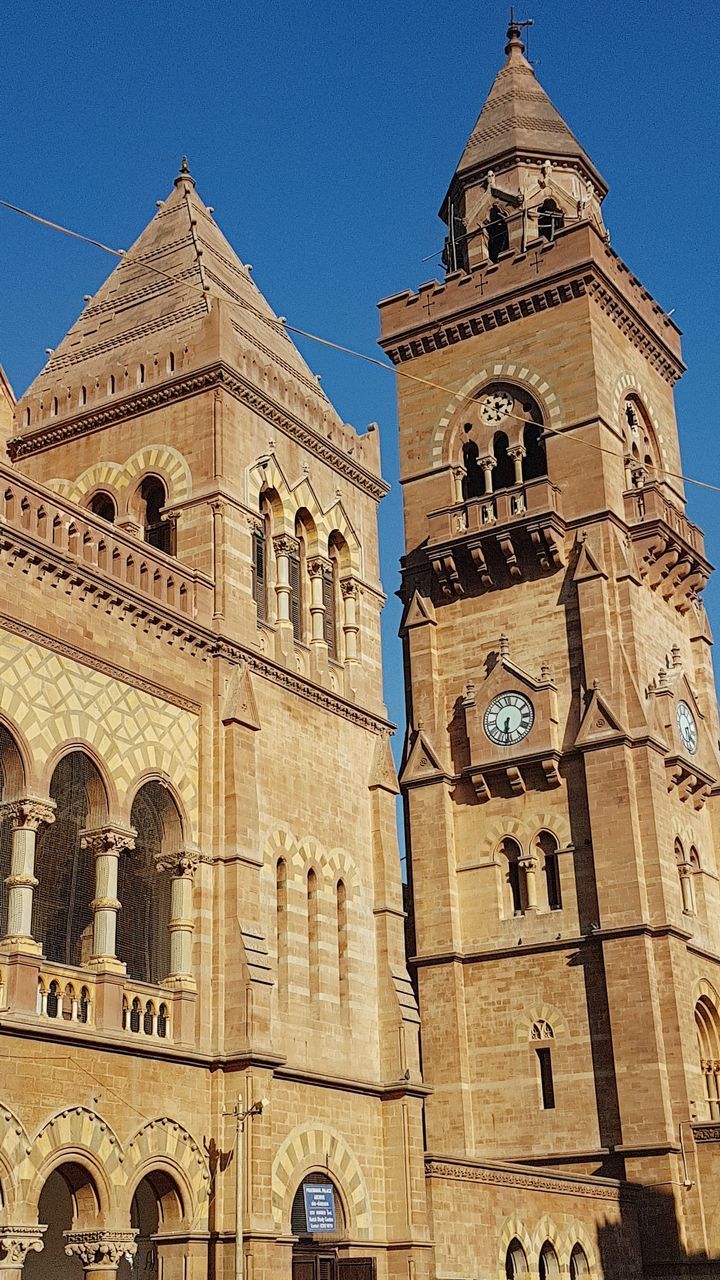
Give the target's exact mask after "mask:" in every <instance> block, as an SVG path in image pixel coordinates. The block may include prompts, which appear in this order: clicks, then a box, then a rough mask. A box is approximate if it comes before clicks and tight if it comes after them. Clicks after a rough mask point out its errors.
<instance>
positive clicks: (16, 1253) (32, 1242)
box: [0, 1226, 47, 1275]
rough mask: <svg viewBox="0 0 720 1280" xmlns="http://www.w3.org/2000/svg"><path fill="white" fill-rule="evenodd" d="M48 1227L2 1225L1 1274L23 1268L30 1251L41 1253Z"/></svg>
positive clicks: (0, 1247)
mask: <svg viewBox="0 0 720 1280" xmlns="http://www.w3.org/2000/svg"><path fill="white" fill-rule="evenodd" d="M46 1231H47V1227H11V1226H7V1227H0V1275H1V1274H2V1272H3V1271H10V1270H15V1269H17V1270H21V1269H22V1267H23V1266H24V1265H25V1259H26V1257H27V1255H28V1254H29V1253H40V1252H41V1250H42V1248H43V1235H44V1233H45V1232H46Z"/></svg>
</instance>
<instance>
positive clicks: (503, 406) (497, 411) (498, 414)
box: [480, 391, 513, 426]
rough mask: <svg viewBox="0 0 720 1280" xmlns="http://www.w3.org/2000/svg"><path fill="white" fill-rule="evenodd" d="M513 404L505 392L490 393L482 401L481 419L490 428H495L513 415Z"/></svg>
mask: <svg viewBox="0 0 720 1280" xmlns="http://www.w3.org/2000/svg"><path fill="white" fill-rule="evenodd" d="M512 407H513V402H512V399H511V397H510V396H509V395H508V394H507V393H506V392H505V391H490V392H488V394H487V395H486V396H483V397H482V400H481V401H480V417H481V418H482V420H483V422H486V423H487V424H488V426H495V425H496V424H497V423H498V422H502V421H503V419H505V418H507V416H508V414H509V413H512Z"/></svg>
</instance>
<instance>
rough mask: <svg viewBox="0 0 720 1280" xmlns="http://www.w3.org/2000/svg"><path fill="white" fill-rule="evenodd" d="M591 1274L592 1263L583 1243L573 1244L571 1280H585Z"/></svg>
mask: <svg viewBox="0 0 720 1280" xmlns="http://www.w3.org/2000/svg"><path fill="white" fill-rule="evenodd" d="M589 1275H590V1264H589V1262H588V1260H587V1254H586V1252H585V1250H584V1249H583V1247H582V1245H581V1244H575V1245H573V1251H572V1253H571V1254H570V1280H585V1278H586V1276H589Z"/></svg>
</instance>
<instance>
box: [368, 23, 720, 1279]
mask: <svg viewBox="0 0 720 1280" xmlns="http://www.w3.org/2000/svg"><path fill="white" fill-rule="evenodd" d="M521 35H522V32H521V29H520V26H519V25H517V24H514V23H513V24H511V26H510V29H509V31H508V43H507V45H506V61H505V64H504V66H503V67H502V69H501V70H500V72H499V74H498V75H497V77H496V79H495V82H494V84H493V86H492V88H491V91H490V94H489V96H488V98H487V101H486V102H485V105H484V106H483V109H482V111H481V114H480V116H479V118H478V120H477V123H476V125H475V127H474V129H473V131H472V134H471V136H470V139H469V141H468V143H467V146H466V147H465V150H464V152H463V154H462V157H461V159H460V162H459V164H458V166H457V169H456V171H455V174H454V176H453V178H452V181H451V183H450V187H449V190H448V193H447V195H446V197H445V199H444V201H443V205H442V208H441V217H442V218H443V220H444V221H445V223H446V226H447V239H446V242H445V249H444V253H443V263H444V266H445V268H446V273H445V276H444V279H443V280H442V281H440V282H438V281H436V280H431V281H428V282H427V283H425V284H422V285H421V286H420V288H419V290H418V291H417V292H403V293H399V294H396V295H395V296H393V297H390V298H387V299H385V300H384V301H383V302H382V303H381V305H380V310H381V318H382V338H381V344H382V346H383V348H384V350H385V351H386V352H387V354H388V355H389V357H390V358H391V359H392V361H393V362H394V364H395V365H396V366H397V367H398V369H399V370H402V373H403V374H404V375H409V376H401V377H399V378H398V387H399V415H400V453H401V479H402V485H403V491H404V513H405V539H406V553H405V556H404V559H403V566H402V575H403V586H402V596H403V600H404V604H405V610H404V618H403V623H402V636H403V642H404V646H405V658H406V664H405V670H406V683H407V708H408V724H409V729H408V740H407V745H406V753H405V761H404V769H403V774H402V784H403V790H404V795H405V806H406V818H407V830H408V847H409V866H410V891H411V903H412V911H411V922H412V929H411V932H410V949H411V954H412V965H413V970H414V974H415V980H416V983H417V989H418V993H419V999H420V1006H421V1015H422V1026H423V1064H424V1074H425V1080H426V1083H427V1084H428V1085H429V1086H430V1087H431V1089H432V1094H431V1096H430V1098H429V1100H428V1104H427V1143H428V1157H427V1161H428V1164H427V1167H428V1173H429V1177H430V1185H431V1193H432V1203H433V1218H434V1223H435V1231H436V1247H437V1250H438V1260H439V1265H440V1259H442V1262H443V1265H444V1267H445V1270H443V1271H442V1274H448V1275H450V1274H452V1275H453V1276H463V1277H465V1276H467V1277H470V1276H474V1275H478V1274H482V1275H486V1274H487V1275H495V1274H496V1270H497V1269H498V1268H500V1270H499V1271H497V1273H498V1274H505V1275H508V1276H516V1275H517V1276H520V1275H522V1274H524V1268H525V1270H527V1271H528V1272H529V1273H531V1274H537V1270H536V1269H535V1268H536V1267H537V1266H538V1265H539V1263H538V1259H539V1262H540V1263H542V1259H543V1253H542V1248H543V1247H544V1246H543V1245H542V1240H543V1233H545V1234H546V1235H547V1237H548V1247H551V1248H552V1250H553V1251H554V1253H555V1254H556V1255H557V1257H558V1258H559V1260H560V1262H559V1265H560V1266H561V1267H566V1268H567V1271H563V1274H570V1275H571V1276H575V1275H577V1276H580V1275H584V1274H595V1271H594V1270H593V1266H597V1274H598V1275H601V1274H604V1275H605V1276H606V1277H608V1276H614V1275H621V1274H622V1275H624V1276H625V1275H626V1276H635V1275H638V1276H639V1275H643V1274H650V1272H652V1274H653V1275H654V1276H660V1275H662V1276H670V1275H673V1276H674V1275H677V1274H679V1272H678V1267H679V1266H680V1265H681V1263H686V1262H688V1261H690V1260H692V1261H693V1262H694V1263H697V1264H698V1266H699V1264H700V1261H703V1262H705V1261H706V1260H707V1268H708V1269H707V1270H703V1269H702V1268H701V1269H700V1270H698V1272H697V1273H696V1272H695V1271H693V1274H698V1275H700V1274H702V1275H705V1274H708V1275H709V1274H716V1272H715V1270H714V1269H713V1267H712V1264H711V1263H710V1261H709V1260H711V1259H713V1258H715V1259H717V1258H718V1256H720V1212H719V1211H718V1208H717V1205H718V1203H720V1170H719V1165H720V1128H718V1127H717V1126H713V1124H712V1123H711V1122H713V1121H717V1120H718V1119H720V1087H719V1082H720V1012H719V1011H720V912H719V911H718V905H719V902H718V896H719V895H718V871H719V868H718V864H717V860H716V848H717V845H718V841H717V805H718V801H717V790H718V778H719V777H720V764H719V763H718V712H717V705H716V693H715V687H714V682H713V674H712V666H711V660H710V645H711V636H710V629H709V626H708V621H707V618H706V615H705V611H704V608H703V604H702V589H703V587H704V586H705V584H706V582H707V579H708V575H709V572H710V565H709V564H708V561H707V558H706V556H705V551H704V545H703V536H702V533H701V531H700V529H698V527H697V526H696V525H695V524H693V523H692V520H691V519H690V518H689V517H688V515H687V513H686V496H685V491H684V487H683V482H682V479H681V478H680V473H681V471H682V465H681V459H680V452H679V443H678V430H677V423H676V418H675V410H674V403H673V387H674V384H675V382H676V381H677V379H678V378H679V377H680V375H681V374H682V372H683V364H682V360H681V354H680V341H679V333H678V330H677V329H676V327H675V325H674V324H673V321H672V320H671V319H670V317H669V316H668V315H667V314H666V313H665V311H664V310H663V308H662V307H661V306H659V305H658V304H657V303H656V302H655V301H654V300H653V298H652V297H651V296H650V294H649V293H648V292H647V290H646V289H645V288H644V287H643V285H642V284H641V283H640V282H639V281H638V280H637V279H636V278H635V277H634V276H633V274H632V272H631V271H630V270H629V268H628V267H627V266H626V265H625V263H624V262H623V261H622V260H621V258H620V257H619V256H618V254H617V252H616V251H615V250H614V249H613V248H611V246H610V243H609V239H608V235H607V232H606V229H605V227H604V223H603V214H602V203H603V199H604V197H605V195H606V193H607V187H606V185H605V182H604V180H603V178H602V177H601V176H600V174H599V173H598V171H597V169H596V168H595V166H594V165H593V163H592V161H591V159H590V158H589V156H588V155H587V154H586V152H585V151H584V149H583V148H582V146H581V145H580V143H579V142H578V141H577V139H576V138H575V137H574V136H573V134H572V133H571V131H570V129H569V128H568V126H567V125H566V123H565V121H564V120H563V119H562V117H561V116H560V114H559V113H558V112H557V110H556V109H555V107H554V106H553V105H552V103H551V102H550V100H549V98H548V96H547V95H546V93H545V91H544V90H543V89H542V87H541V86H540V85H539V83H538V82H537V80H536V77H535V74H534V72H533V69H532V67H531V66H530V64H529V63H528V62H527V60H526V59H525V56H524V52H523V44H522V40H521ZM529 1166H532V1169H533V1171H534V1178H533V1181H532V1185H530V1184H529V1183H527V1184H526V1183H524V1182H523V1174H522V1173H521V1172H519V1170H522V1169H526V1170H527V1168H528V1167H529ZM452 1169H455V1170H456V1171H457V1170H461V1172H460V1173H456V1175H452V1174H451V1173H449V1172H448V1170H452ZM488 1169H490V1170H493V1171H494V1172H493V1173H492V1176H490V1174H488V1173H487V1170H488ZM483 1170H485V1171H486V1172H485V1173H483V1172H482V1171H483ZM503 1170H505V1171H506V1174H505V1173H503ZM511 1170H512V1171H514V1172H513V1174H512V1177H511V1175H510V1171H511ZM506 1175H507V1180H506V1182H505V1183H503V1178H504V1177H505V1176H506ZM453 1176H454V1177H455V1181H454V1183H453ZM563 1178H565V1179H568V1180H569V1181H568V1183H567V1187H570V1186H571V1187H572V1191H571V1192H570V1193H569V1194H570V1196H571V1200H568V1199H567V1198H566V1200H565V1201H564V1202H563V1203H562V1205H558V1204H556V1205H555V1208H552V1207H551V1201H552V1197H553V1196H557V1195H558V1194H559V1193H558V1187H560V1189H561V1190H562V1186H563V1185H564V1184H562V1181H561V1180H562V1179H563ZM513 1179H514V1180H513ZM543 1179H545V1180H546V1181H545V1182H543ZM491 1184H492V1188H494V1190H491V1189H490V1186H491ZM500 1184H503V1186H504V1187H505V1191H504V1192H503V1195H502V1196H500V1195H499V1193H498V1191H497V1187H498V1186H500ZM478 1186H479V1187H480V1190H478V1191H477V1196H476V1198H475V1199H474V1200H473V1198H472V1197H473V1195H474V1194H475V1193H474V1191H473V1188H477V1187H478ZM453 1187H454V1188H455V1189H453ZM458 1187H462V1194H461V1193H460V1191H458V1190H457V1188H458ZM513 1188H514V1190H513ZM543 1188H546V1192H544V1191H543ZM612 1188H615V1193H613V1192H612V1190H611V1189H612ZM481 1192H482V1196H481V1194H480V1193H481ZM613 1194H616V1196H617V1203H618V1204H619V1206H620V1208H619V1209H618V1210H617V1213H616V1214H615V1218H613V1213H615V1210H614V1209H613V1211H612V1212H611V1211H610V1209H609V1208H608V1205H609V1204H610V1203H611V1202H612V1197H613ZM533 1197H534V1198H533ZM572 1197H574V1200H572ZM593 1197H594V1198H593ZM603 1197H604V1199H603ZM613 1203H615V1202H613ZM481 1206H484V1207H481ZM446 1219H447V1220H448V1221H452V1222H453V1224H454V1226H453V1229H452V1230H450V1229H449V1228H448V1229H447V1234H446V1236H445V1235H444V1232H443V1228H442V1226H441V1222H442V1221H445V1220H446ZM531 1219H532V1220H531ZM551 1219H552V1221H553V1222H554V1223H555V1224H556V1226H557V1223H561V1225H560V1226H557V1232H558V1239H562V1241H563V1243H562V1245H561V1244H558V1243H557V1242H554V1237H553V1235H552V1231H551V1230H550V1227H549V1226H548V1227H547V1229H546V1228H545V1227H543V1226H542V1224H543V1223H544V1222H545V1221H546V1220H547V1222H550V1220H551ZM633 1222H634V1223H635V1224H636V1226H635V1227H633V1226H632V1223H633ZM572 1223H574V1224H575V1225H574V1226H573V1225H572ZM508 1224H509V1225H508ZM603 1224H604V1225H603ZM638 1224H640V1225H638ZM633 1231H635V1232H636V1234H635V1236H634V1237H633V1239H634V1243H633V1241H632V1240H631V1239H630V1236H631V1235H632V1232H633ZM573 1232H575V1235H574V1236H573ZM583 1232H584V1233H585V1234H584V1235H583V1234H582V1233H583ZM623 1232H626V1233H628V1232H629V1233H630V1234H629V1235H628V1234H626V1235H624V1236H623ZM538 1233H539V1234H538ZM613 1233H614V1235H613ZM571 1237H572V1238H571ZM573 1240H575V1241H576V1243H577V1249H578V1250H580V1251H581V1252H582V1254H583V1256H584V1257H585V1258H586V1261H587V1265H588V1268H589V1270H588V1271H587V1272H586V1271H584V1270H583V1269H582V1265H584V1264H582V1262H581V1261H578V1259H580V1253H577V1252H573V1250H574V1249H575V1245H574V1244H573ZM488 1241H490V1242H491V1243H490V1244H488ZM459 1242H461V1243H459ZM468 1242H470V1243H469V1244H468ZM488 1250H489V1252H488ZM563 1250H564V1251H565V1253H566V1255H567V1256H566V1257H564V1259H563V1257H562V1256H561V1255H562V1253H563ZM593 1250H594V1256H595V1262H594V1263H593V1260H592V1256H591V1255H592V1254H593ZM549 1256H550V1255H549V1254H548V1255H547V1256H546V1263H545V1265H546V1269H545V1271H544V1272H543V1270H542V1267H541V1269H540V1274H541V1275H543V1274H544V1275H553V1274H556V1272H555V1271H554V1270H552V1267H550V1266H549V1264H548V1263H547V1258H549ZM523 1258H524V1259H525V1263H526V1264H527V1265H526V1266H525V1263H523ZM573 1258H574V1259H575V1261H574V1262H573ZM613 1258H615V1259H616V1263H613V1261H612V1260H613ZM503 1265H504V1266H505V1268H506V1270H505V1271H504V1272H503V1271H502V1270H501V1268H502V1266H503ZM573 1267H574V1268H575V1269H574V1270H573ZM438 1274H440V1272H438Z"/></svg>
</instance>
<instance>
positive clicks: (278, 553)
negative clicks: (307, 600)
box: [273, 533, 297, 625]
mask: <svg viewBox="0 0 720 1280" xmlns="http://www.w3.org/2000/svg"><path fill="white" fill-rule="evenodd" d="M273 547H274V549H275V560H276V563H277V574H276V580H275V595H276V596H277V620H278V622H279V623H280V624H281V625H282V623H283V622H285V623H288V622H290V556H291V555H292V554H293V552H294V551H296V550H297V541H296V540H295V538H291V537H289V536H288V535H287V534H285V533H282V534H279V535H278V537H277V538H273Z"/></svg>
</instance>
